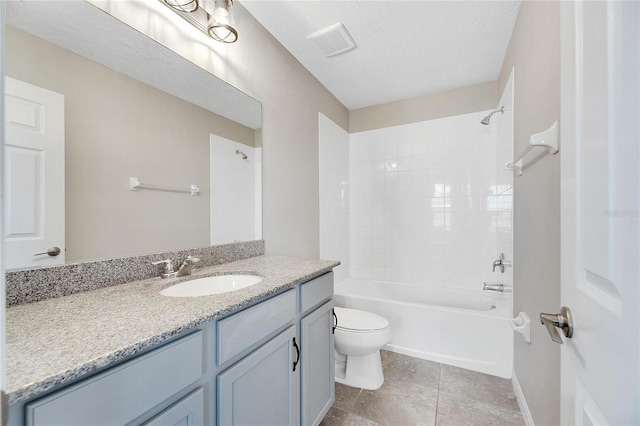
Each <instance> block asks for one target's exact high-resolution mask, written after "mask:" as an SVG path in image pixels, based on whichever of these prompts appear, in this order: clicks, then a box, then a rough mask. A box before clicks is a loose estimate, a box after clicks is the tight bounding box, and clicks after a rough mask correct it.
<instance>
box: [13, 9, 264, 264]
mask: <svg viewBox="0 0 640 426" xmlns="http://www.w3.org/2000/svg"><path fill="white" fill-rule="evenodd" d="M6 11H7V13H6V25H5V30H6V46H5V52H6V56H5V58H6V61H5V64H6V66H5V75H6V76H7V77H8V78H7V84H6V89H5V91H6V96H5V99H7V119H6V127H5V131H6V136H7V137H6V141H5V146H6V152H7V155H6V158H5V163H4V167H3V169H4V173H5V180H6V183H5V185H6V186H5V192H6V193H8V195H9V196H8V200H5V205H4V210H5V211H4V212H3V213H4V214H3V216H4V217H5V230H6V235H5V238H6V240H5V241H6V251H5V253H7V254H17V253H19V252H20V253H22V252H23V253H22V254H21V256H22V257H24V258H25V259H26V260H27V262H26V263H25V264H17V263H13V260H12V261H10V262H7V263H8V264H6V266H7V268H8V269H13V268H18V267H37V266H49V265H52V264H56V263H60V262H59V259H60V258H61V257H60V258H58V259H56V256H50V255H48V254H46V252H47V250H49V249H50V248H51V247H52V246H60V247H61V249H62V252H63V255H64V256H65V259H64V262H66V263H70V262H78V261H87V260H97V259H109V258H115V257H122V256H131V255H138V254H146V253H154V252H161V251H171V250H179V249H185V248H190V247H202V246H207V245H210V244H223V243H230V242H235V241H248V240H257V239H261V238H262V230H261V196H260V194H261V179H260V176H261V164H260V159H261V139H260V136H261V133H260V127H261V105H260V103H259V102H258V101H256V100H255V99H253V98H251V97H249V96H248V95H246V94H244V93H242V92H241V91H239V90H237V89H236V88H234V87H232V86H230V85H228V84H227V83H225V82H223V81H221V80H219V79H218V78H216V77H215V76H213V75H211V74H210V73H208V72H206V71H205V70H203V69H202V68H199V67H198V66H196V65H194V64H193V63H191V62H189V61H187V60H185V59H184V58H182V57H181V56H179V55H177V54H176V53H175V52H173V51H171V50H169V49H167V48H166V47H164V46H162V45H160V44H158V43H156V42H155V41H153V40H151V39H150V38H148V37H146V36H145V35H143V34H141V33H139V32H137V31H135V30H133V29H132V28H130V27H128V26H127V25H125V24H123V23H122V22H120V21H119V20H117V19H115V18H113V17H112V16H110V15H108V14H107V13H105V12H104V11H102V10H100V9H98V8H97V7H95V6H94V5H92V4H91V3H88V2H85V1H72V2H70V1H60V2H58V1H46V2H45V1H26V2H7V3H6ZM13 80H15V81H13ZM23 83H24V84H26V86H23V85H22V84H23ZM32 87H35V88H36V89H33V90H37V89H42V90H43V92H42V93H44V94H45V95H46V96H45V95H43V96H44V97H45V98H46V97H47V96H48V93H49V92H51V93H53V95H52V96H53V98H55V97H56V96H57V95H61V96H62V102H63V103H62V105H63V106H62V107H59V106H58V107H56V106H55V105H56V103H55V102H57V101H55V100H54V101H51V102H53V104H52V105H53V106H49V105H48V104H47V102H49V101H48V100H47V101H46V102H45V101H39V100H38V96H39V95H38V94H37V92H34V93H36V94H35V95H30V94H29V93H30V90H31V88H32ZM10 92H11V93H10ZM14 92H15V93H14ZM25 92H26V93H27V95H24V96H23V94H24V93H25ZM29 96H34V99H35V100H33V99H30V98H29ZM47 99H48V98H47ZM43 105H44V107H43ZM47 108H49V109H47ZM55 108H62V111H63V115H62V116H61V117H63V118H61V120H62V123H61V128H62V133H63V139H64V141H63V152H64V154H63V159H64V160H63V162H62V163H60V164H64V165H63V166H55V164H54V165H53V166H52V165H46V167H48V168H44V167H45V165H44V161H45V159H46V160H47V161H48V160H50V159H51V157H55V155H54V154H49V152H48V151H47V150H48V149H50V146H47V147H46V149H44V148H43V149H42V150H40V148H34V147H33V146H20V142H22V141H24V140H30V139H29V137H22V136H20V135H21V134H22V133H20V132H23V133H24V132H26V134H29V132H31V134H36V135H37V136H38V137H40V136H42V134H45V133H47V132H52V131H53V132H54V131H55V129H56V125H55V124H49V122H48V121H47V120H50V119H53V118H55V117H56V116H57V113H56V112H55V110H54V109H55ZM34 111H36V112H35V113H34ZM32 113H33V114H34V115H33V117H32V116H31V115H29V114H32ZM21 120H23V122H21ZM45 124H46V126H45ZM11 126H13V127H11ZM45 127H46V129H45ZM45 130H46V132H45ZM54 133H55V132H54ZM12 138H13V139H12ZM16 141H17V142H16ZM48 143H49V142H46V143H45V145H46V144H48ZM27 145H28V144H27ZM8 162H9V163H8ZM62 168H63V170H61V169H62ZM12 170H13V172H12ZM55 172H59V173H58V174H59V175H60V176H62V182H63V184H62V185H63V187H62V189H61V191H62V192H60V193H56V194H58V195H56V196H55V197H53V199H54V203H53V204H58V205H63V207H64V213H63V219H62V221H61V223H62V225H61V226H62V227H63V229H64V231H63V234H64V236H63V242H60V243H57V242H56V241H50V242H46V241H45V240H41V239H40V234H42V233H44V232H45V231H50V230H51V229H52V228H53V226H50V225H47V224H46V223H45V220H48V218H50V217H52V216H55V213H51V211H52V210H46V209H45V207H44V206H43V205H42V203H43V202H42V199H41V196H42V192H43V191H44V192H47V193H49V194H50V193H55V190H51V189H48V187H47V184H48V183H49V182H51V181H55V180H56V179H58V178H56V177H55V176H54V175H55ZM10 173H14V175H13V176H12V175H10ZM132 177H135V178H137V179H138V180H139V182H140V184H141V189H139V190H131V187H130V184H131V178H132ZM29 185H31V186H32V187H33V188H35V189H33V188H31V187H30V186H29ZM191 185H196V186H197V188H198V191H197V192H198V193H197V195H192V193H190V192H189V189H190V188H191ZM145 187H147V189H145ZM45 189H46V191H45ZM183 190H184V191H183ZM45 195H47V194H45ZM7 209H11V210H10V211H7ZM21 209H22V210H21ZM22 211H24V213H21V212H22ZM14 242H18V243H24V242H26V243H29V242H30V243H31V246H28V247H27V248H24V247H23V246H24V244H23V245H22V246H19V248H13V247H14V246H12V245H11V244H13V243H14ZM27 245H28V244H27ZM16 247H18V246H16ZM39 253H45V254H44V255H41V254H39Z"/></svg>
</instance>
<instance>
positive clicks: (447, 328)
mask: <svg viewBox="0 0 640 426" xmlns="http://www.w3.org/2000/svg"><path fill="white" fill-rule="evenodd" d="M334 298H335V302H336V305H337V306H342V307H345V308H354V309H361V310H364V311H369V312H373V313H376V314H378V315H381V316H383V317H385V318H386V319H387V320H389V323H390V325H391V333H392V336H393V337H392V339H391V343H389V345H387V347H386V349H389V350H391V351H394V352H398V353H402V354H406V355H410V356H413V357H417V358H422V359H428V360H431V361H436V362H440V363H443V364H449V365H454V366H457V367H462V368H467V369H469V370H474V371H479V372H482V373H487V374H492V375H494V376H499V377H504V378H511V373H512V365H513V329H512V328H511V324H510V317H511V311H512V308H511V304H512V298H511V293H494V292H484V291H482V290H479V291H477V292H476V291H470V290H462V289H451V288H445V287H435V286H417V285H410V284H401V283H392V282H384V281H372V280H365V279H360V278H348V279H347V280H345V281H342V282H340V283H338V284H337V285H336V288H335V296H334Z"/></svg>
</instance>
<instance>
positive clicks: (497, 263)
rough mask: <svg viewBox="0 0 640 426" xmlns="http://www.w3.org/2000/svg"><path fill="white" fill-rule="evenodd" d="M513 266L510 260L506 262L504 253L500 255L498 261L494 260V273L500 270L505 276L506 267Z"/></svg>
mask: <svg viewBox="0 0 640 426" xmlns="http://www.w3.org/2000/svg"><path fill="white" fill-rule="evenodd" d="M511 265H512V263H511V262H509V261H508V260H504V253H500V257H499V258H498V260H494V262H493V269H492V271H493V272H495V271H496V268H500V272H501V273H503V274H504V268H505V266H511Z"/></svg>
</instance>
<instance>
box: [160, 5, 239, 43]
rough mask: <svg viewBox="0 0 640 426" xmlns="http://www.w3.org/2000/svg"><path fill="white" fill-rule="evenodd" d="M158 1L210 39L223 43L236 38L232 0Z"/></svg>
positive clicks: (231, 41) (233, 40)
mask: <svg viewBox="0 0 640 426" xmlns="http://www.w3.org/2000/svg"><path fill="white" fill-rule="evenodd" d="M160 1H161V2H162V4H164V5H165V6H167V7H169V8H170V9H171V10H173V11H174V12H175V13H177V14H178V15H180V16H181V17H182V18H184V19H185V20H186V21H188V22H189V23H190V24H191V25H193V26H194V27H196V28H198V29H199V30H200V31H202V32H204V33H205V34H207V35H208V36H209V37H211V38H212V39H214V40H216V41H220V42H223V43H233V42H235V41H236V40H238V31H236V29H235V22H234V19H233V11H232V9H233V0H160Z"/></svg>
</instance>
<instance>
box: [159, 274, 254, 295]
mask: <svg viewBox="0 0 640 426" xmlns="http://www.w3.org/2000/svg"><path fill="white" fill-rule="evenodd" d="M260 281H262V277H259V276H257V275H216V276H214V277H206V278H198V279H195V280H190V281H184V282H181V283H180V284H176V285H172V286H171V287H167V288H165V289H164V290H161V291H160V294H161V295H163V296H169V297H198V296H209V295H212V294H220V293H228V292H230V291H234V290H240V289H241V288H245V287H249V286H252V285H255V284H258V283H259V282H260Z"/></svg>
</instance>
